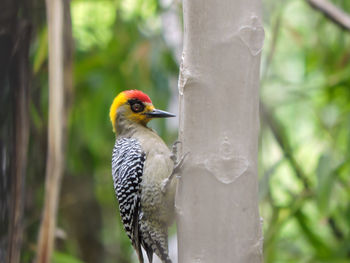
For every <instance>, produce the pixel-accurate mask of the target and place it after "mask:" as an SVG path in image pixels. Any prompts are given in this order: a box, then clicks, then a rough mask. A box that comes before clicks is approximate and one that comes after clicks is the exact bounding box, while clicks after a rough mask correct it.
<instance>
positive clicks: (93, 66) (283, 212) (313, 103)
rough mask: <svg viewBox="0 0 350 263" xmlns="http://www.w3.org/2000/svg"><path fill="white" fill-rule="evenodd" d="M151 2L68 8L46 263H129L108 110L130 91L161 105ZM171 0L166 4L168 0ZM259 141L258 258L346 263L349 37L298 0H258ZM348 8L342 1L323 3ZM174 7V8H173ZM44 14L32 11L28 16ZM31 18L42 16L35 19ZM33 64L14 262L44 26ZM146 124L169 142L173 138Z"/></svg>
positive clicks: (39, 155)
mask: <svg viewBox="0 0 350 263" xmlns="http://www.w3.org/2000/svg"><path fill="white" fill-rule="evenodd" d="M162 2H163V3H162V4H160V3H159V2H158V1H157V0H123V1H112V0H103V1H83V0H74V1H72V2H71V14H72V24H73V35H74V38H75V61H74V64H75V65H74V91H73V94H72V95H71V96H72V98H70V99H72V102H73V103H72V108H71V110H70V116H69V123H68V145H67V149H66V171H65V178H64V182H63V185H62V194H61V202H60V209H59V218H58V228H59V231H58V233H57V242H56V251H55V253H54V257H53V262H55V263H63V262H65V263H77V262H125V263H126V262H131V258H132V249H131V246H130V242H129V240H128V239H127V237H126V235H125V233H124V231H123V229H122V226H121V224H120V219H119V213H118V210H117V202H116V199H115V196H114V192H113V187H112V179H111V175H110V174H111V171H110V159H111V150H112V147H113V144H114V135H113V133H112V127H111V125H110V122H109V119H108V118H109V117H108V113H109V106H110V104H111V102H112V100H113V98H114V96H115V95H116V94H117V93H119V92H120V91H122V90H124V89H141V90H143V91H145V92H146V93H148V94H149V95H150V97H151V98H152V100H153V103H154V104H155V105H156V106H157V107H159V108H161V109H167V107H168V104H169V99H170V97H171V96H172V95H174V94H172V92H171V84H170V83H171V79H176V78H177V73H178V71H177V69H178V65H177V60H176V58H175V57H174V54H175V53H176V52H174V50H173V48H172V47H170V45H167V43H166V42H165V37H164V27H165V26H167V25H164V24H163V23H162V16H163V15H164V13H165V12H167V9H168V8H169V5H167V4H164V3H167V1H162ZM170 2H171V1H170ZM263 2H264V19H265V20H264V25H265V32H266V40H265V48H264V53H263V58H262V88H261V98H262V103H263V105H264V106H265V107H266V114H264V115H262V127H261V143H260V153H259V154H260V157H259V169H260V197H261V206H260V208H261V209H260V210H261V216H262V217H263V218H264V225H263V226H264V236H265V246H264V257H265V262H266V263H270V262H271V263H272V262H274V263H275V262H339V263H340V262H350V202H349V200H350V190H349V189H350V176H349V174H350V162H349V159H350V89H349V87H350V66H349V60H350V49H349V48H348V47H349V46H350V33H349V32H345V31H344V30H342V29H340V28H339V27H338V26H336V25H334V24H333V23H332V22H330V21H329V20H328V19H326V18H325V17H323V16H322V15H321V14H320V13H318V12H317V11H315V10H313V9H312V8H311V7H310V6H309V5H308V4H307V2H306V1H303V0H285V1H275V0H264V1H263ZM333 2H334V3H335V4H337V5H338V6H339V7H341V8H343V9H344V10H345V11H347V12H349V13H350V3H349V1H345V0H343V1H341V0H338V1H333ZM172 5H177V9H178V10H179V12H178V15H179V20H180V19H181V17H180V16H181V6H179V4H178V3H176V2H174V3H172ZM39 10H41V12H44V11H45V10H44V9H39ZM41 17H42V15H41ZM31 61H32V65H33V74H34V77H33V87H32V92H31V93H32V94H31V97H32V101H31V105H30V114H31V138H30V155H29V163H30V164H31V165H30V167H29V168H28V178H27V186H28V187H27V188H28V190H27V196H28V198H27V199H28V200H27V201H26V202H27V204H26V216H25V220H26V222H25V226H26V229H25V233H26V234H25V242H24V247H23V253H22V257H23V262H31V261H32V258H33V256H34V253H35V243H36V238H37V236H36V235H37V230H38V226H39V223H40V215H41V207H42V202H43V200H42V198H43V197H42V196H43V186H44V184H43V182H44V174H45V159H46V137H47V136H46V132H47V131H46V129H47V105H48V102H47V99H48V94H47V28H46V26H45V23H44V22H42V23H38V25H37V30H36V34H35V37H34V39H33V44H32V52H31ZM153 127H154V128H155V129H156V130H157V131H158V132H159V133H160V134H161V135H162V137H163V138H165V139H166V141H167V142H168V143H169V144H170V143H172V141H173V140H175V138H176V131H175V130H171V129H168V128H167V127H169V126H168V125H166V123H165V122H164V121H161V120H159V121H157V122H155V123H153Z"/></svg>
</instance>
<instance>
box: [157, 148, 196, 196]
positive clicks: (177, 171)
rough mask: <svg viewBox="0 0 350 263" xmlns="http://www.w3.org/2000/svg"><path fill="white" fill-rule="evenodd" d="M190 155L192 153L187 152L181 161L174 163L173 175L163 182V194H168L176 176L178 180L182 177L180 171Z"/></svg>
mask: <svg viewBox="0 0 350 263" xmlns="http://www.w3.org/2000/svg"><path fill="white" fill-rule="evenodd" d="M175 143H176V142H175ZM173 147H174V146H173ZM189 154H190V153H189V152H187V153H185V154H184V155H183V156H182V157H181V159H180V160H179V161H174V168H173V171H172V173H171V175H170V176H169V177H168V178H166V179H164V180H163V182H162V186H161V190H162V192H163V193H166V191H167V189H168V186H169V184H170V183H171V181H172V179H173V178H174V175H176V177H177V178H179V177H180V175H179V174H180V170H181V168H182V166H183V164H184V161H185V159H186V157H187V156H188V155H189Z"/></svg>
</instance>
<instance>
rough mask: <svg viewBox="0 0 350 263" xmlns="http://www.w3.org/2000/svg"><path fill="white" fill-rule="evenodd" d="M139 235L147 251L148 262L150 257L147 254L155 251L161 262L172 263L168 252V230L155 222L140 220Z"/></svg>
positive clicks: (150, 259)
mask: <svg viewBox="0 0 350 263" xmlns="http://www.w3.org/2000/svg"><path fill="white" fill-rule="evenodd" d="M141 235H142V240H143V243H144V244H143V247H144V248H145V250H146V252H147V256H148V258H149V261H150V263H152V257H151V258H150V257H149V255H152V254H153V253H152V252H154V253H156V255H157V256H158V257H159V258H160V259H161V261H162V263H172V262H171V259H170V257H169V254H168V230H167V228H166V227H164V226H162V225H161V224H159V223H156V222H152V223H150V222H141Z"/></svg>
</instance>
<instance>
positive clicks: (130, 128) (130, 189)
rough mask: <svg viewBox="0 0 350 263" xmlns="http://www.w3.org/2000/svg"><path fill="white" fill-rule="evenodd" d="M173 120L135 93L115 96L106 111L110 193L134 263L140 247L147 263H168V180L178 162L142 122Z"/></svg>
mask: <svg viewBox="0 0 350 263" xmlns="http://www.w3.org/2000/svg"><path fill="white" fill-rule="evenodd" d="M174 116H175V115H174V114H171V113H169V112H166V111H162V110H158V109H155V107H154V106H153V104H152V101H151V99H150V98H149V96H148V95H146V94H145V93H143V92H141V91H139V90H126V91H123V92H121V93H119V94H118V95H117V96H116V97H115V99H114V101H113V103H112V106H111V108H110V119H111V122H112V126H113V131H114V132H115V134H116V141H115V145H114V148H113V154H112V176H113V181H114V190H115V192H116V196H117V199H118V202H119V211H120V215H121V219H122V222H123V225H124V229H125V231H126V234H127V235H128V237H129V238H130V240H131V243H132V246H133V247H134V249H135V250H136V253H137V256H138V259H139V262H140V263H143V262H144V261H143V255H142V249H141V247H143V248H144V250H145V251H146V253H147V257H148V260H149V262H150V263H152V259H153V253H155V254H156V255H157V256H158V257H159V258H160V259H161V261H162V262H163V263H171V260H170V258H169V255H168V227H169V226H170V225H171V224H172V222H173V218H174V197H175V187H176V182H175V180H172V178H173V175H174V174H175V173H176V172H177V169H178V167H179V163H176V158H175V157H174V154H175V153H172V152H171V151H170V150H169V148H168V147H167V145H166V144H165V143H164V142H163V140H162V139H161V138H160V137H159V136H158V135H157V133H156V132H155V131H153V130H152V129H151V128H149V127H147V123H148V122H149V121H150V120H151V119H153V118H167V117H174ZM174 149H175V147H174V146H173V150H174Z"/></svg>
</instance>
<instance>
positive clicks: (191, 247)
mask: <svg viewBox="0 0 350 263" xmlns="http://www.w3.org/2000/svg"><path fill="white" fill-rule="evenodd" d="M183 9H184V10H183V11H184V31H185V35H184V48H183V58H182V65H181V68H180V71H181V72H180V80H179V92H180V130H179V136H180V140H181V141H182V143H183V144H182V146H183V149H182V154H184V153H186V152H190V155H189V157H188V158H187V160H186V162H185V164H184V167H183V172H182V177H181V178H180V180H179V185H178V189H177V196H176V208H177V225H178V244H179V245H178V246H179V248H178V251H179V262H181V263H192V262H208V263H213V262H239V263H245V262H246V263H255V262H261V261H262V245H263V238H262V234H261V220H260V217H259V209H258V177H257V153H258V133H259V68H260V54H261V50H262V46H263V41H264V30H263V26H262V22H261V1H260V0H221V1H216V0H184V2H183Z"/></svg>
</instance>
